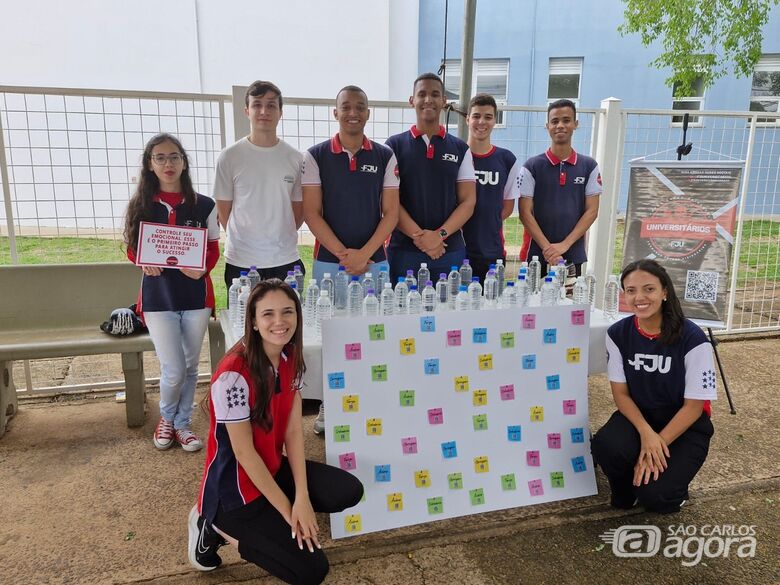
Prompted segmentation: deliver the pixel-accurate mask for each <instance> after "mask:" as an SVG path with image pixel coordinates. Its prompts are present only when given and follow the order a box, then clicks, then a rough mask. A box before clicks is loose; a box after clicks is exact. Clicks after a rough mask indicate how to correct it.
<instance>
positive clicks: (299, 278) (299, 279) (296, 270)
mask: <svg viewBox="0 0 780 585" xmlns="http://www.w3.org/2000/svg"><path fill="white" fill-rule="evenodd" d="M293 276H294V277H295V282H296V283H298V291H299V292H300V293H301V294H303V270H301V265H300V264H296V265H294V266H293Z"/></svg>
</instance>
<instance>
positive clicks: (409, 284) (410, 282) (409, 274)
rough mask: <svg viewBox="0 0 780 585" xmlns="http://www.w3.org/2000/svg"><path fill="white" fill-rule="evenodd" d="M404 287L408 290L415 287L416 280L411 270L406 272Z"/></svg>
mask: <svg viewBox="0 0 780 585" xmlns="http://www.w3.org/2000/svg"><path fill="white" fill-rule="evenodd" d="M406 286H407V287H409V288H412V286H417V279H416V278H415V277H414V270H412V269H411V268H410V269H409V270H407V271H406Z"/></svg>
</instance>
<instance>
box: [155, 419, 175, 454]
mask: <svg viewBox="0 0 780 585" xmlns="http://www.w3.org/2000/svg"><path fill="white" fill-rule="evenodd" d="M171 445H173V423H172V422H169V421H167V420H165V419H164V418H163V417H160V422H158V423H157V428H156V429H154V446H155V447H157V448H158V449H160V450H161V451H165V449H169V448H170V447H171Z"/></svg>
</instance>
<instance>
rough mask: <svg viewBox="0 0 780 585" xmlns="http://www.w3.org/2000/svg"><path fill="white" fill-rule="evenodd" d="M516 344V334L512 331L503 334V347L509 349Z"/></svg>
mask: <svg viewBox="0 0 780 585" xmlns="http://www.w3.org/2000/svg"><path fill="white" fill-rule="evenodd" d="M514 346H515V334H514V333H512V332H511V331H510V332H508V333H502V334H501V347H503V348H504V349H509V348H512V347H514Z"/></svg>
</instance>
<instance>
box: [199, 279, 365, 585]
mask: <svg viewBox="0 0 780 585" xmlns="http://www.w3.org/2000/svg"><path fill="white" fill-rule="evenodd" d="M302 341H303V320H302V318H301V302H300V300H299V299H298V295H297V294H296V293H295V292H294V291H293V290H292V288H290V287H289V286H288V285H286V284H284V283H283V282H282V281H281V280H279V279H276V278H273V279H270V280H264V281H261V282H260V283H259V284H258V285H256V286H255V288H254V289H253V290H252V294H251V295H250V296H249V299H248V301H247V310H246V323H245V326H244V337H243V339H242V340H241V341H239V342H238V343H237V344H236V345H235V346H234V347H233V348H232V349H231V350H230V351H229V352H228V353H227V355H225V357H224V358H223V359H222V361H221V362H220V364H219V366H218V367H217V371H216V372H215V373H214V376H213V378H212V382H211V392H210V394H209V396H208V407H209V414H210V419H211V423H210V427H209V437H208V446H207V449H206V462H205V469H204V472H203V481H202V483H201V490H200V497H199V498H198V503H197V505H196V506H195V507H193V508H192V510H191V511H190V517H189V551H188V552H189V559H190V563H191V564H192V565H193V566H194V567H195V568H196V569H199V570H201V571H210V570H212V569H216V568H217V567H218V566H219V565H220V563H221V559H220V557H219V555H218V554H217V550H218V549H219V547H220V546H222V545H224V544H226V543H230V544H232V545H234V546H236V547H237V548H238V552H239V554H240V555H241V558H243V559H244V560H247V561H249V562H252V563H255V564H256V565H258V566H260V567H262V568H263V569H265V570H266V571H268V572H269V573H271V574H272V575H274V576H276V577H278V578H279V579H282V580H283V581H285V582H287V583H321V582H322V580H323V579H324V578H325V575H326V574H327V573H328V560H327V558H326V557H325V554H324V553H323V552H322V550H321V547H320V544H319V540H318V536H317V533H318V531H319V528H318V526H317V519H316V517H315V515H314V512H315V511H316V512H330V513H334V512H341V511H342V510H345V509H346V508H350V507H352V506H354V505H356V504H357V503H358V502H359V501H360V498H361V497H362V496H363V485H362V484H361V483H360V481H359V480H358V479H357V478H356V477H354V476H353V475H351V474H350V473H348V472H346V471H343V470H341V469H339V468H337V467H332V466H330V465H325V464H324V463H317V462H314V461H306V459H305V458H304V453H303V425H302V416H301V403H302V399H301V394H300V392H299V388H300V385H301V381H302V378H303V373H304V371H305V369H306V366H305V365H304V362H303V347H302ZM283 450H284V454H283V452H282V451H283Z"/></svg>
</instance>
